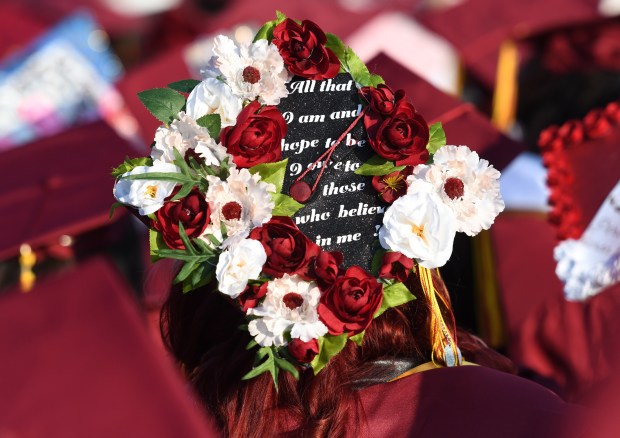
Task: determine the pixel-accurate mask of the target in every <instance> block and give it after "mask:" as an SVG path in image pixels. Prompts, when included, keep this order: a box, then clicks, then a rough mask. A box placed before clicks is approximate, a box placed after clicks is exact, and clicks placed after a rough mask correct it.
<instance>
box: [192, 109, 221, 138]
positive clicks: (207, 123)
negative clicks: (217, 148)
mask: <svg viewBox="0 0 620 438" xmlns="http://www.w3.org/2000/svg"><path fill="white" fill-rule="evenodd" d="M196 123H198V126H202V127H203V128H207V131H209V135H210V136H211V138H215V139H217V138H218V137H219V136H220V131H221V129H222V118H221V117H220V115H219V114H206V115H204V116H202V117H201V118H199V119H198V120H196Z"/></svg>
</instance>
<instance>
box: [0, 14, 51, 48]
mask: <svg viewBox="0 0 620 438" xmlns="http://www.w3.org/2000/svg"><path fill="white" fill-rule="evenodd" d="M45 27H46V26H45V22H41V21H39V20H36V19H34V18H33V17H32V15H31V14H30V13H29V12H28V11H27V10H26V9H25V8H24V7H23V6H22V5H18V4H17V3H15V2H13V3H12V2H3V3H2V4H1V5H0V59H3V58H5V57H6V56H9V55H11V54H12V53H13V52H15V51H16V50H18V49H21V47H22V46H23V45H25V44H27V43H29V42H30V41H31V40H32V39H34V38H35V37H37V36H38V35H39V34H41V33H42V32H43V31H44V30H45Z"/></svg>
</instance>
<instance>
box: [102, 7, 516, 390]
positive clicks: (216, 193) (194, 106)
mask: <svg viewBox="0 0 620 438" xmlns="http://www.w3.org/2000/svg"><path fill="white" fill-rule="evenodd" d="M213 52H214V56H213V57H212V58H211V61H210V63H209V67H208V68H207V69H206V70H204V71H203V72H202V73H203V77H204V79H203V80H202V81H196V80H183V81H179V82H174V83H172V84H169V85H168V88H159V89H153V90H148V91H144V92H142V93H140V94H139V97H140V99H141V100H142V102H143V103H144V105H145V106H146V107H147V109H149V111H151V112H152V114H153V115H154V116H155V117H156V118H157V119H159V120H160V121H162V122H163V125H162V126H161V127H159V128H158V129H157V131H156V133H155V141H154V143H153V145H152V150H151V156H150V157H143V158H135V159H127V160H126V161H125V162H124V163H122V165H120V166H119V167H118V168H117V169H115V170H114V171H113V175H114V176H115V177H116V178H117V180H116V184H115V187H114V196H115V197H116V199H117V200H118V201H119V203H120V204H122V205H126V206H129V207H131V208H132V209H133V210H134V211H135V210H137V214H138V215H140V216H142V217H143V220H144V221H145V222H147V223H148V224H149V228H150V243H151V254H152V256H153V257H154V258H172V259H176V260H180V261H181V262H182V267H181V269H180V271H179V273H178V275H177V277H176V279H175V283H181V285H182V288H183V291H184V292H189V291H192V290H194V289H197V288H199V287H201V286H204V285H207V284H213V285H214V289H215V288H216V289H217V290H218V291H219V292H220V293H222V294H225V295H227V296H228V297H230V299H231V301H233V302H235V303H236V305H238V307H239V309H240V311H242V312H244V313H245V315H246V317H247V320H248V324H247V328H246V329H247V330H248V331H249V333H250V335H251V336H252V337H253V338H254V339H253V341H252V342H251V344H250V345H249V346H248V348H257V356H256V363H255V366H254V368H253V369H252V370H251V371H250V372H249V373H248V374H247V375H246V376H245V377H244V378H246V379H249V378H252V377H254V376H257V375H259V374H262V373H264V372H270V373H271V375H272V376H273V379H274V382H277V376H278V373H279V371H280V370H285V371H288V372H290V373H292V374H293V375H294V376H295V377H298V372H299V369H303V368H308V367H311V368H312V369H313V370H314V373H318V372H319V371H320V370H321V369H322V368H323V367H325V366H326V365H327V363H328V362H329V360H330V359H331V358H332V357H333V356H334V355H336V354H337V353H338V352H339V351H341V350H342V349H343V348H344V346H345V344H346V342H347V341H349V340H350V341H352V342H355V343H357V344H358V345H361V344H362V341H363V337H364V331H365V330H366V329H367V328H368V326H369V325H370V324H371V323H372V320H373V319H374V318H376V317H378V316H379V315H381V314H382V313H383V312H384V311H385V310H387V309H388V308H390V307H395V306H399V305H402V304H405V303H407V302H409V301H411V300H413V299H415V297H414V296H413V294H412V293H411V292H410V291H409V289H408V288H407V287H406V286H405V281H406V280H407V279H408V278H410V277H411V276H417V278H418V279H419V280H417V281H420V283H421V286H422V290H423V291H424V293H425V295H426V298H427V299H428V300H429V303H430V305H431V308H432V314H431V336H433V340H432V342H433V360H436V361H440V362H441V363H443V364H446V365H457V364H459V363H460V361H461V358H460V354H459V351H458V348H457V345H456V340H455V339H453V337H452V336H451V334H450V331H449V330H448V329H447V327H446V325H445V323H444V321H443V318H442V314H441V309H440V307H439V305H438V303H437V297H436V295H437V292H436V290H435V288H434V285H433V280H432V277H431V271H430V269H434V268H438V267H440V266H442V265H444V264H445V263H446V261H447V260H448V259H449V257H450V255H451V253H452V247H453V240H454V236H455V233H456V232H457V231H460V232H464V233H466V234H468V235H470V236H473V235H475V234H477V233H478V232H480V231H481V230H482V229H488V228H489V227H490V225H491V224H492V223H493V221H494V219H495V217H496V216H497V214H499V212H501V211H502V210H503V208H504V204H503V201H502V200H501V197H500V193H499V180H498V178H499V172H498V171H497V170H496V169H494V168H493V167H492V166H489V163H488V162H487V161H486V160H482V159H480V158H479V157H478V154H477V153H475V152H472V151H471V150H470V149H469V148H467V147H466V146H446V145H445V134H444V132H443V129H442V127H441V124H440V123H436V124H434V125H432V126H431V127H430V128H429V126H428V125H427V123H426V121H425V120H424V118H423V117H422V115H421V114H420V113H418V112H417V111H416V109H415V108H414V106H413V105H412V104H411V103H410V102H409V101H408V100H407V98H406V96H405V93H404V91H402V90H399V91H396V92H394V91H392V90H391V89H390V88H389V87H388V86H387V85H385V84H384V83H383V79H382V78H381V77H380V76H378V75H375V74H370V72H369V71H368V68H367V67H366V66H365V65H364V63H363V62H362V61H361V60H360V59H359V58H358V57H357V56H356V55H355V53H354V52H353V51H352V50H351V49H350V48H347V47H346V46H345V45H344V44H343V43H342V41H341V40H340V39H339V38H338V37H336V36H335V35H332V34H325V33H324V32H323V31H322V30H321V29H320V28H319V27H318V26H317V25H316V24H315V23H313V22H311V21H308V20H304V21H302V22H298V21H294V20H291V19H289V18H286V17H285V16H284V15H283V14H281V13H279V12H278V13H277V18H276V19H275V20H273V21H270V22H267V23H266V24H265V25H264V26H263V27H262V28H261V29H260V30H259V31H258V33H257V35H256V37H255V38H254V42H253V43H251V44H249V45H240V46H239V45H237V44H235V43H234V42H233V41H232V40H231V39H229V38H227V37H226V36H223V35H220V36H217V37H216V38H215V41H214V49H213ZM339 72H344V73H348V74H350V75H351V76H352V78H353V79H354V80H355V82H356V84H357V87H358V89H359V97H360V101H361V103H362V105H363V106H364V108H363V110H362V111H360V114H359V116H358V118H357V119H356V122H357V120H360V119H361V118H363V123H364V125H365V128H366V131H367V134H368V142H369V144H370V146H371V147H372V149H373V150H374V151H375V152H376V155H374V156H373V157H372V158H371V159H370V160H369V161H367V162H366V163H365V164H363V165H362V166H361V167H359V168H358V169H357V170H356V171H355V172H356V173H357V174H359V175H364V176H368V177H369V178H370V177H372V186H373V187H374V188H375V189H376V190H377V192H378V196H380V197H381V199H382V200H383V201H385V202H386V203H389V204H391V206H390V207H389V208H388V209H387V210H386V212H385V215H384V217H383V225H382V227H381V228H380V230H379V233H378V236H379V242H380V246H381V248H379V250H378V251H377V252H376V254H375V257H374V259H373V263H372V271H373V272H372V273H370V272H367V271H366V270H364V269H362V268H361V267H359V266H351V267H349V268H348V269H344V268H342V267H341V265H342V264H343V259H344V258H343V255H342V254H341V253H340V252H337V251H331V252H330V251H325V250H323V249H322V248H321V247H320V246H319V245H317V244H316V243H315V242H314V241H312V240H311V239H310V238H308V237H307V236H306V235H304V234H303V233H302V232H301V231H300V230H299V229H298V228H297V226H296V225H295V221H294V220H293V219H292V217H294V215H295V213H296V212H297V211H298V210H299V209H300V208H302V207H303V204H302V203H300V202H298V201H301V202H305V200H307V199H308V196H307V195H308V193H307V192H308V190H309V187H304V185H303V184H305V183H303V184H301V185H300V184H297V187H295V186H296V184H293V185H292V186H291V189H290V191H289V193H290V194H291V195H292V196H289V195H287V194H285V193H283V192H282V191H283V187H282V186H283V181H284V175H285V171H286V168H287V160H282V151H281V145H282V144H283V142H284V139H285V138H286V134H287V125H286V122H285V120H284V118H283V116H282V114H281V113H280V111H279V110H278V108H276V106H275V105H277V104H278V103H279V102H280V100H281V99H283V98H286V97H287V95H288V90H287V83H288V82H289V81H290V80H291V79H292V77H293V75H296V76H300V77H302V78H307V79H313V80H322V79H329V78H333V77H335V76H336V75H337V74H338V73H339ZM185 94H189V96H188V97H187V99H186V98H185V96H184V95H185ZM340 140H342V138H341V139H340ZM337 144H338V142H336V144H334V145H333V146H332V147H331V148H330V150H331V151H333V148H335V147H336V146H337ZM324 155H325V154H324ZM330 156H331V155H327V158H326V161H329V158H330ZM322 158H325V156H323V157H322ZM322 158H321V159H322ZM306 186H307V185H306ZM115 205H117V204H115ZM440 298H441V297H440Z"/></svg>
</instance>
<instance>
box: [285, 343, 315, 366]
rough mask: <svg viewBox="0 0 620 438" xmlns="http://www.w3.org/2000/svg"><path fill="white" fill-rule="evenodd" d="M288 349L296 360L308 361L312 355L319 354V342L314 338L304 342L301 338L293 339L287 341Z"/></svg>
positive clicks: (310, 360)
mask: <svg viewBox="0 0 620 438" xmlns="http://www.w3.org/2000/svg"><path fill="white" fill-rule="evenodd" d="M288 351H289V353H291V356H293V357H294V358H295V360H297V361H298V362H301V363H310V362H312V359H314V356H316V355H317V354H319V343H318V341H317V340H316V339H312V340H310V341H308V342H304V341H302V340H301V339H293V340H292V341H291V342H289V343H288Z"/></svg>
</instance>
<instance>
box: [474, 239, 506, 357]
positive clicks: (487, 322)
mask: <svg viewBox="0 0 620 438" xmlns="http://www.w3.org/2000/svg"><path fill="white" fill-rule="evenodd" d="M472 250H473V251H472V252H473V259H474V284H475V285H476V314H477V324H478V327H479V330H480V333H481V335H482V338H483V339H484V340H485V342H486V343H487V344H489V345H490V346H491V347H493V348H501V347H503V346H505V344H506V337H507V336H506V328H505V324H504V317H503V311H502V305H501V300H500V291H499V287H498V284H497V278H496V269H495V261H494V258H493V245H492V242H491V234H490V232H489V231H488V230H482V232H480V233H479V234H478V235H477V236H476V237H474V238H473V240H472Z"/></svg>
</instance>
